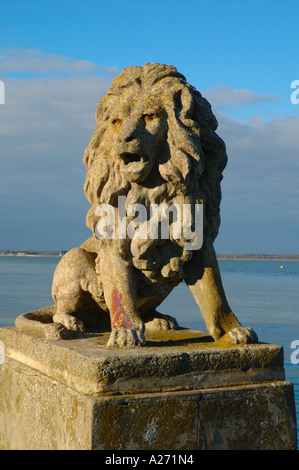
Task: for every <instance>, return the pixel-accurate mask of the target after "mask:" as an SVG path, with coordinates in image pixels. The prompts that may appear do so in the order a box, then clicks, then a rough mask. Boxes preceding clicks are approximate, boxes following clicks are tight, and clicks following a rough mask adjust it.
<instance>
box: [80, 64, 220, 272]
mask: <svg viewBox="0 0 299 470" xmlns="http://www.w3.org/2000/svg"><path fill="white" fill-rule="evenodd" d="M129 88H130V90H132V92H133V93H134V96H136V100H137V101H138V96H139V95H140V94H141V93H144V92H147V93H148V94H150V95H151V96H152V97H155V96H159V100H160V102H162V104H163V108H164V110H165V112H166V115H167V124H168V131H167V146H168V151H169V156H170V158H168V159H166V161H164V162H160V164H159V165H158V170H159V173H160V175H161V176H162V178H163V180H164V181H165V184H164V185H161V186H160V187H159V188H156V191H154V192H152V193H151V198H152V200H150V201H147V202H149V203H158V204H160V203H161V202H164V201H167V203H168V204H170V203H171V201H175V200H176V198H177V195H178V194H183V195H184V197H186V198H187V199H185V200H188V201H190V202H191V203H195V202H203V204H204V240H206V239H207V238H209V239H211V241H212V242H213V241H214V239H215V238H216V236H217V234H218V230H219V225H220V201H221V188H220V183H221V180H222V172H223V170H224V168H225V166H226V163H227V155H226V149H225V144H224V142H223V140H222V139H221V138H220V137H219V136H218V135H217V134H216V132H215V130H216V129H217V126H218V123H217V120H216V118H215V116H214V115H213V113H212V110H211V106H210V104H209V102H208V101H207V100H206V99H205V98H203V97H202V95H201V94H200V93H199V92H198V91H197V90H196V89H195V88H194V87H193V86H191V85H190V84H188V83H187V81H186V78H185V77H184V76H183V75H182V74H180V73H179V72H178V71H177V70H176V68H175V67H173V66H167V65H161V64H156V63H154V64H145V65H144V66H143V67H138V66H133V67H127V68H126V69H124V70H123V71H122V73H121V74H120V75H119V76H118V77H116V78H115V79H114V80H113V82H112V85H111V87H110V88H109V90H108V92H107V95H106V96H105V97H104V98H103V99H102V100H101V101H100V102H99V104H98V106H97V111H96V122H97V124H96V127H95V132H94V134H93V136H92V138H91V140H90V143H89V145H88V147H87V149H86V151H85V155H84V162H85V165H86V169H87V176H86V181H85V186H84V191H85V194H86V197H87V198H88V200H89V202H90V204H91V206H92V207H91V209H90V211H89V212H88V214H87V226H88V227H89V228H90V229H91V230H92V231H93V233H94V230H95V224H96V217H95V207H96V206H97V205H98V204H101V203H108V204H112V205H114V204H115V203H116V200H117V197H118V196H119V195H126V194H129V193H130V188H131V184H130V183H129V182H128V181H127V180H126V179H125V177H124V175H123V174H122V172H121V162H119V161H118V159H117V158H115V156H114V154H113V149H110V148H105V145H104V141H105V139H104V136H105V131H106V128H107V123H108V120H109V118H110V117H111V114H112V112H113V109H114V108H115V106H116V105H117V103H118V102H119V100H120V99H121V96H122V95H123V94H124V92H125V91H126V90H128V89H129ZM135 202H142V203H143V202H144V201H135ZM150 242H153V241H152V240H150V241H149V243H150ZM143 252H144V249H143ZM182 256H183V258H184V256H185V254H184V255H182ZM184 259H187V258H186V256H185V258H184ZM168 271H169V270H168Z"/></svg>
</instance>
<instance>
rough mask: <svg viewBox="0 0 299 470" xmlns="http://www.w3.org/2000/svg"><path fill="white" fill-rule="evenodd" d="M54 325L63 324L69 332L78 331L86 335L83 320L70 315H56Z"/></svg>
mask: <svg viewBox="0 0 299 470" xmlns="http://www.w3.org/2000/svg"><path fill="white" fill-rule="evenodd" d="M53 322H54V323H61V324H62V325H64V326H65V327H66V328H67V329H68V330H71V331H77V332H78V333H84V331H85V328H84V324H83V322H82V321H81V320H78V319H77V318H75V317H73V316H72V315H68V314H66V313H65V314H60V313H59V314H55V315H54V316H53Z"/></svg>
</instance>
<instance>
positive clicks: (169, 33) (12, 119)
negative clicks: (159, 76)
mask: <svg viewBox="0 0 299 470" xmlns="http://www.w3.org/2000/svg"><path fill="white" fill-rule="evenodd" d="M0 17H1V30H0V83H2V84H3V85H4V96H2V99H1V89H3V87H2V88H1V87H0V103H1V104H0V142H1V144H0V223H1V227H0V250H1V249H2V250H19V251H22V250H68V249H70V248H72V247H74V246H79V245H80V244H81V243H83V241H84V240H85V239H86V238H88V237H89V236H90V235H91V232H90V230H89V229H87V228H86V224H85V217H86V212H87V210H88V209H89V207H90V206H89V203H88V201H87V199H86V197H85V195H84V192H83V184H84V180H85V175H86V170H85V166H84V164H83V154H84V150H85V148H86V147H87V145H88V142H89V140H90V138H91V136H92V134H93V131H94V126H95V110H96V105H97V103H98V101H99V100H100V99H101V98H102V97H103V96H104V95H105V94H106V91H107V89H108V88H109V86H110V84H111V81H112V80H113V78H114V77H115V76H117V75H118V74H119V73H120V72H121V71H122V69H123V68H124V67H127V66H130V65H143V64H144V63H146V62H159V63H164V64H168V65H174V66H175V67H176V68H177V69H178V71H179V72H181V73H182V74H183V75H185V77H186V78H187V81H188V82H189V83H190V84H191V85H193V86H195V87H196V88H197V89H198V90H199V91H200V92H201V93H202V94H203V96H204V97H205V98H207V99H208V100H209V102H210V103H211V105H212V109H213V112H214V114H215V116H216V118H217V120H218V124H219V125H218V130H217V133H218V135H219V136H220V137H222V139H223V140H224V141H225V143H226V147H227V154H228V165H227V167H226V169H225V171H224V174H223V176H224V178H223V182H222V203H221V220H222V222H221V226H220V231H219V235H218V237H217V239H216V241H215V248H216V251H217V252H218V253H226V254H229V253H239V254H240V253H261V254H291V253H299V236H298V235H299V206H298V199H299V178H298V177H299V104H298V103H297V104H296V102H297V101H299V100H298V99H297V97H298V98H299V92H298V95H297V94H296V90H297V88H299V82H298V84H297V85H296V88H291V84H292V82H294V81H296V80H299V56H298V43H299V41H298V40H299V28H298V18H299V2H298V0H284V1H281V0H272V1H271V0H258V1H257V0H250V1H249V0H242V1H233V0H209V1H203V0H184V1H182V0H151V1H147V0H144V1H143V0H127V1H121V0H109V1H108V0H107V1H103V0H84V1H83V0H81V1H79V0H72V1H68V0H59V1H57V0H51V1H48V0H40V1H36V0H32V1H29V0H19V1H16V0H9V1H6V0H1V2H0ZM291 98H292V100H291ZM3 101H5V102H4V103H3ZM292 101H293V102H292Z"/></svg>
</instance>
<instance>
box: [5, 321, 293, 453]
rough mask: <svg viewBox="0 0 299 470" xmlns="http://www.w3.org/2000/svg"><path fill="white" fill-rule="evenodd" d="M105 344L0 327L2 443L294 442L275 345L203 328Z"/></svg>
mask: <svg viewBox="0 0 299 470" xmlns="http://www.w3.org/2000/svg"><path fill="white" fill-rule="evenodd" d="M146 337H147V346H146V347H143V348H136V349H124V350H113V349H107V348H106V346H105V345H106V342H107V339H108V333H104V334H103V333H97V332H89V333H85V334H84V335H83V336H82V337H80V338H78V339H72V340H61V341H50V340H47V339H45V338H39V337H36V336H33V335H29V334H25V333H22V332H20V331H18V330H16V329H15V327H6V328H2V329H1V330H0V341H2V345H4V354H5V356H4V361H2V362H3V364H1V365H0V387H1V393H0V448H1V449H36V450H38V449H53V450H54V449H57V450H61V449H77V450H80V449H82V450H84V449H86V450H88V449H100V450H146V449H148V450H196V449H271V450H272V449H296V418H295V405H294V392H293V386H292V384H291V383H290V382H286V381H285V380H284V379H285V377H284V369H283V350H282V348H281V347H280V346H275V345H270V344H257V345H247V346H240V347H236V346H235V347H230V348H227V347H226V348H223V347H221V346H220V345H217V343H215V342H213V341H212V339H211V338H210V337H208V336H206V335H205V334H204V333H201V332H198V331H194V330H185V329H182V330H178V331H172V332H171V331H170V332H161V333H159V334H158V333H157V334H154V333H149V332H148V333H146Z"/></svg>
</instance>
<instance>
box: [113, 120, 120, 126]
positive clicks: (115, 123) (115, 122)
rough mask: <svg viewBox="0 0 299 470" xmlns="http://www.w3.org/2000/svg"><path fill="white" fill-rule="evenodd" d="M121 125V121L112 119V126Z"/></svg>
mask: <svg viewBox="0 0 299 470" xmlns="http://www.w3.org/2000/svg"><path fill="white" fill-rule="evenodd" d="M121 123H122V120H121V119H113V121H112V124H113V125H114V126H120V125H121Z"/></svg>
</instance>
